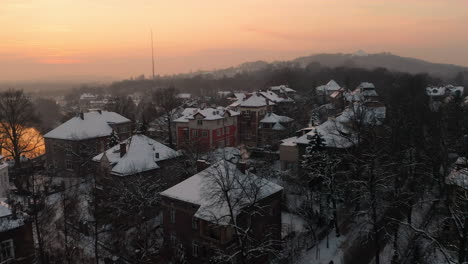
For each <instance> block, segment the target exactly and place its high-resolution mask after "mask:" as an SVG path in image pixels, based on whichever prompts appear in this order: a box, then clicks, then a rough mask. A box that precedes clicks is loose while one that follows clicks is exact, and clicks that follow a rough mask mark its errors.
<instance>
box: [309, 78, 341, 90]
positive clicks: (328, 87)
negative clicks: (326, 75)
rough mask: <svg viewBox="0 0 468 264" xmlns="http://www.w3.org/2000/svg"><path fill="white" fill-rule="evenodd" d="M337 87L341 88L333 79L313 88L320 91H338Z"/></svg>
mask: <svg viewBox="0 0 468 264" xmlns="http://www.w3.org/2000/svg"><path fill="white" fill-rule="evenodd" d="M339 89H341V87H340V85H339V84H338V83H337V82H335V81H334V80H330V81H329V82H328V83H327V84H325V85H320V86H318V87H316V88H315V90H317V91H320V92H324V91H330V92H331V91H338V90H339Z"/></svg>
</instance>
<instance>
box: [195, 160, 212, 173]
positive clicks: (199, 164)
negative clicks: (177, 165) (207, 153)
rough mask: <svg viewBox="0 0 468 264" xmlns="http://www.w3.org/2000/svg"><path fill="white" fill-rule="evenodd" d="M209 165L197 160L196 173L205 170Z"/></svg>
mask: <svg viewBox="0 0 468 264" xmlns="http://www.w3.org/2000/svg"><path fill="white" fill-rule="evenodd" d="M210 165H211V164H210V163H209V162H208V161H206V160H197V172H200V171H202V170H205V169H206V168H208V167H210Z"/></svg>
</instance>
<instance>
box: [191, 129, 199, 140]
mask: <svg viewBox="0 0 468 264" xmlns="http://www.w3.org/2000/svg"><path fill="white" fill-rule="evenodd" d="M196 137H198V130H196V129H194V130H192V138H196Z"/></svg>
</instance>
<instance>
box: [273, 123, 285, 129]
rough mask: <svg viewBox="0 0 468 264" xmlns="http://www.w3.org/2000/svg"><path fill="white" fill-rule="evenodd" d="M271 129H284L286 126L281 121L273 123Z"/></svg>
mask: <svg viewBox="0 0 468 264" xmlns="http://www.w3.org/2000/svg"><path fill="white" fill-rule="evenodd" d="M271 129H273V130H286V128H285V127H284V126H283V125H282V124H281V123H276V124H274V125H273V127H272V128H271Z"/></svg>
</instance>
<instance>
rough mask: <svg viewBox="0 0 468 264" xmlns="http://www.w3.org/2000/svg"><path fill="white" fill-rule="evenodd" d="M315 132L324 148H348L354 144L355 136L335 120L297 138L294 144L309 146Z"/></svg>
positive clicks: (328, 121)
mask: <svg viewBox="0 0 468 264" xmlns="http://www.w3.org/2000/svg"><path fill="white" fill-rule="evenodd" d="M317 132H318V133H319V134H320V136H322V139H323V140H324V141H325V142H324V145H325V146H326V147H330V148H349V147H352V146H353V145H354V144H355V142H356V139H355V136H354V135H353V133H352V131H351V130H350V129H349V128H348V127H346V126H344V125H343V124H342V123H341V122H338V121H337V120H327V121H325V122H324V123H322V124H320V125H319V126H317V127H315V129H314V130H312V131H310V132H309V133H307V134H305V135H302V136H300V137H298V138H297V140H296V143H297V144H309V142H310V141H311V139H312V137H313V136H314V135H315V134H316V133H317Z"/></svg>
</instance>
